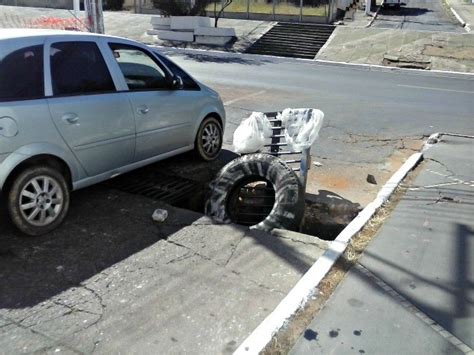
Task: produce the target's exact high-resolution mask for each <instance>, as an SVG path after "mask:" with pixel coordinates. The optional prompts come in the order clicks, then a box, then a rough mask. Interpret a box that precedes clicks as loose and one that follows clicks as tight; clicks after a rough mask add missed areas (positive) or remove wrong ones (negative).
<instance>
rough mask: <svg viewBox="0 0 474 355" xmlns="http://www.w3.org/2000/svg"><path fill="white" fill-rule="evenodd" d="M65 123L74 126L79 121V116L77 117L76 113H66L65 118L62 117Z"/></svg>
mask: <svg viewBox="0 0 474 355" xmlns="http://www.w3.org/2000/svg"><path fill="white" fill-rule="evenodd" d="M61 118H62V120H63V121H66V122H67V123H70V124H74V123H77V122H78V121H79V116H78V115H76V114H75V113H65V114H64V115H63V117H61Z"/></svg>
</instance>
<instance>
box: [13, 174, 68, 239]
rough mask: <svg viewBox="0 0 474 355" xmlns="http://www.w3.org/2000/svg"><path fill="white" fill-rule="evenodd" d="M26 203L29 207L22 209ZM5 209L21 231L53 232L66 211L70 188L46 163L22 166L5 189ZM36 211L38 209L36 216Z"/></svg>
mask: <svg viewBox="0 0 474 355" xmlns="http://www.w3.org/2000/svg"><path fill="white" fill-rule="evenodd" d="M46 181H47V182H46ZM27 205H31V207H29V208H26V209H25V207H28V206H27ZM21 206H23V208H22V207H21ZM7 208H8V212H9V214H10V218H11V219H12V222H13V224H14V225H15V226H16V227H17V228H18V229H19V230H20V231H21V232H23V233H25V234H27V235H29V236H39V235H42V234H45V233H48V232H50V231H52V230H53V229H55V228H57V227H58V226H59V225H60V224H61V223H62V222H63V220H64V218H65V217H66V214H67V212H68V210H69V189H68V185H67V183H66V180H65V178H64V176H63V175H62V174H61V173H59V172H58V171H57V170H55V169H53V168H51V167H49V166H46V165H41V166H33V167H30V168H27V169H25V170H24V171H22V172H21V173H20V174H19V175H18V176H17V177H16V178H15V180H14V181H13V183H12V185H11V188H10V189H9V191H8V194H7ZM35 211H38V212H36V215H35ZM28 217H32V218H31V220H29V219H28Z"/></svg>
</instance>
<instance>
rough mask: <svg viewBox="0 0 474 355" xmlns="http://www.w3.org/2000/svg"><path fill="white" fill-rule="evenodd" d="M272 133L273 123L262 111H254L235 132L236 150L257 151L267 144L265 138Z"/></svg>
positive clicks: (240, 151) (239, 151)
mask: <svg viewBox="0 0 474 355" xmlns="http://www.w3.org/2000/svg"><path fill="white" fill-rule="evenodd" d="M271 135H272V125H271V123H270V121H269V120H268V118H267V116H265V114H264V113H262V112H252V114H251V115H250V117H248V118H246V119H245V120H243V121H242V122H241V123H240V125H239V127H237V129H236V130H235V132H234V139H233V143H234V150H235V151H236V152H237V153H255V152H258V151H259V150H261V149H262V148H263V146H264V145H265V138H269V137H270V136H271Z"/></svg>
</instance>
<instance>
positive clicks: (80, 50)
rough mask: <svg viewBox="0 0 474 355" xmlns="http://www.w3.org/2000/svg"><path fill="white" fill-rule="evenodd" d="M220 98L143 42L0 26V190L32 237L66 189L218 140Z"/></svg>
mask: <svg viewBox="0 0 474 355" xmlns="http://www.w3.org/2000/svg"><path fill="white" fill-rule="evenodd" d="M224 127H225V112H224V106H223V104H222V101H221V99H220V97H219V95H218V94H217V93H216V92H215V91H213V90H211V89H210V88H208V87H206V86H205V85H203V84H201V83H199V82H198V81H196V80H194V79H193V78H192V77H191V76H190V75H189V74H187V73H186V72H185V71H183V70H182V69H181V68H180V67H178V66H177V65H176V64H174V63H173V62H172V61H170V60H169V59H168V58H166V57H164V56H163V55H160V54H159V53H158V52H157V51H156V50H152V49H150V48H149V47H147V46H145V45H142V44H140V43H137V42H134V41H130V40H127V39H123V38H118V37H110V36H103V35H97V34H88V33H79V32H67V31H52V30H31V29H4V30H0V192H1V194H2V195H3V197H4V199H5V200H6V203H7V207H8V211H9V214H10V217H11V219H12V221H13V223H14V224H15V225H16V226H17V228H18V229H20V230H21V231H22V232H24V233H26V234H29V235H41V234H44V233H46V232H49V231H51V230H52V229H54V228H56V227H57V226H58V225H59V224H60V223H61V222H62V221H63V220H64V218H65V216H66V214H67V211H68V207H69V191H71V190H77V189H80V188H83V187H86V186H89V185H92V184H95V183H98V182H100V181H104V180H106V179H109V178H112V177H114V176H117V175H119V174H122V173H125V172H127V171H130V170H133V169H136V168H139V167H142V166H144V165H147V164H150V163H153V162H156V161H158V160H161V159H164V158H168V157H171V156H174V155H176V154H180V153H183V152H186V151H189V150H193V149H194V150H195V151H196V154H197V155H198V156H199V157H200V158H202V159H204V160H213V159H215V158H216V157H217V155H218V154H219V151H220V149H221V146H222V137H223V129H224Z"/></svg>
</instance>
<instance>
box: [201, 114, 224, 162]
mask: <svg viewBox="0 0 474 355" xmlns="http://www.w3.org/2000/svg"><path fill="white" fill-rule="evenodd" d="M222 140H223V137H222V127H221V124H220V122H219V121H218V120H217V119H216V118H214V117H207V118H205V119H204V121H202V123H201V126H200V127H199V130H198V133H197V135H196V141H195V143H194V147H195V150H196V153H197V155H198V156H199V158H201V159H203V160H206V161H211V160H214V159H216V158H217V156H218V155H219V152H220V151H221V148H222Z"/></svg>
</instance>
